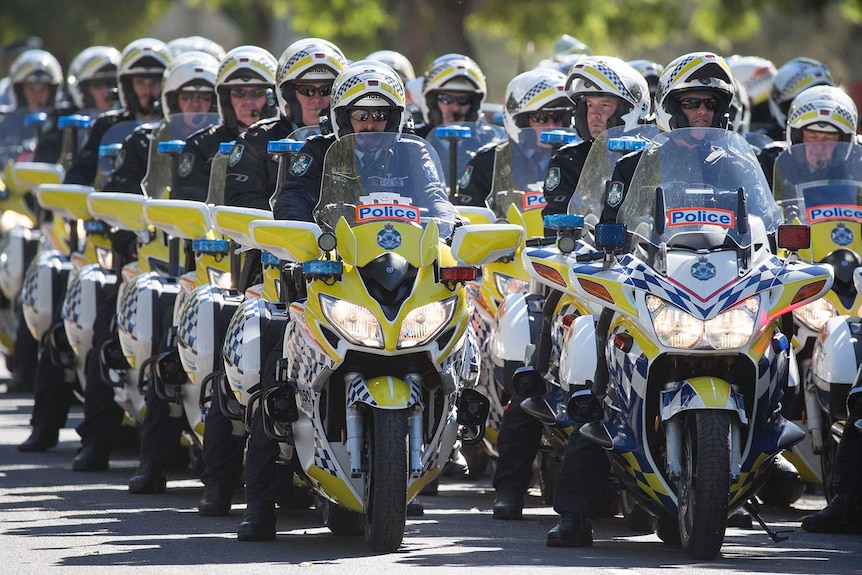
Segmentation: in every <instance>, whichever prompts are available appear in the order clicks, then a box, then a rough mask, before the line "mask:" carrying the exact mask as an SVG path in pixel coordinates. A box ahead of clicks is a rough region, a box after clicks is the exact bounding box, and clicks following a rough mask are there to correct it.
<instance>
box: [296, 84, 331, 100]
mask: <svg viewBox="0 0 862 575" xmlns="http://www.w3.org/2000/svg"><path fill="white" fill-rule="evenodd" d="M293 89H294V90H296V91H297V92H299V93H300V94H302V95H303V96H305V97H306V98H313V97H314V96H315V94H320V96H321V97H322V96H328V95H330V94H331V93H332V86H331V85H330V86H319V87H318V86H301V85H299V84H295V85H294V86H293Z"/></svg>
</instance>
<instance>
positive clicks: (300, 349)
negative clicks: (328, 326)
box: [284, 321, 334, 387]
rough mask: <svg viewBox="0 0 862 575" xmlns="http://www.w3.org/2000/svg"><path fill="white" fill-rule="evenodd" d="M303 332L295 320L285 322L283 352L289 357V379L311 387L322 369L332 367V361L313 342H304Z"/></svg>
mask: <svg viewBox="0 0 862 575" xmlns="http://www.w3.org/2000/svg"><path fill="white" fill-rule="evenodd" d="M304 333H305V332H304V330H303V329H302V328H300V327H299V326H298V325H297V323H296V322H293V321H292V322H289V323H288V324H287V331H285V334H284V340H285V342H286V344H287V345H286V346H285V354H286V356H287V357H289V358H290V380H291V381H293V382H296V384H297V385H298V386H301V387H311V386H313V385H314V382H315V381H317V379H318V378H319V377H320V375H321V374H322V373H323V372H324V370H326V369H327V368H332V367H334V363H333V362H332V360H331V359H329V356H327V355H326V354H325V353H323V352H322V351H321V350H320V348H318V347H317V346H316V345H315V344H313V343H312V342H306V341H305V339H304Z"/></svg>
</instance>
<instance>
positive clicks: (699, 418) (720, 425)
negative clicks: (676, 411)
mask: <svg viewBox="0 0 862 575" xmlns="http://www.w3.org/2000/svg"><path fill="white" fill-rule="evenodd" d="M730 450H731V446H730V415H729V414H728V413H727V412H722V411H695V412H690V413H688V414H687V415H686V420H685V425H684V428H683V447H682V477H681V478H680V481H679V491H678V499H679V532H680V539H681V542H682V548H683V550H684V551H685V553H686V555H688V556H689V557H690V558H692V559H698V560H711V559H714V558H715V557H716V556H717V555H718V553H719V552H720V551H721V546H722V544H723V543H724V532H725V529H726V528H727V511H728V509H727V508H728V495H727V494H728V493H729V492H730Z"/></svg>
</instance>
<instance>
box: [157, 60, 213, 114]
mask: <svg viewBox="0 0 862 575" xmlns="http://www.w3.org/2000/svg"><path fill="white" fill-rule="evenodd" d="M218 66H219V64H218V60H216V59H215V58H214V57H213V56H210V55H209V54H207V53H206V52H185V53H183V54H180V55H179V56H177V57H176V58H174V59H173V60H171V63H170V64H169V65H168V67H167V69H166V70H165V74H164V78H163V80H162V113H163V114H164V116H165V118H167V117H168V116H169V115H171V114H179V113H180V107H179V101H178V100H179V95H180V92H210V93H212V92H214V90H215V83H216V74H218ZM215 106H216V101H215V98H213V103H212V108H211V111H215Z"/></svg>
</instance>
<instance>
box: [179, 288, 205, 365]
mask: <svg viewBox="0 0 862 575" xmlns="http://www.w3.org/2000/svg"><path fill="white" fill-rule="evenodd" d="M212 301H213V296H212V286H209V285H205V286H201V287H199V288H198V289H196V290H195V291H193V292H192V293H191V295H189V296H188V297H187V298H186V301H185V303H184V304H183V307H182V312H181V313H180V319H179V323H178V324H177V338H178V339H179V341H181V342H183V345H184V346H185V347H187V348H189V349H191V350H193V351H194V349H195V343H196V342H197V333H198V318H199V317H200V307H201V304H202V303H211V302H212Z"/></svg>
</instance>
